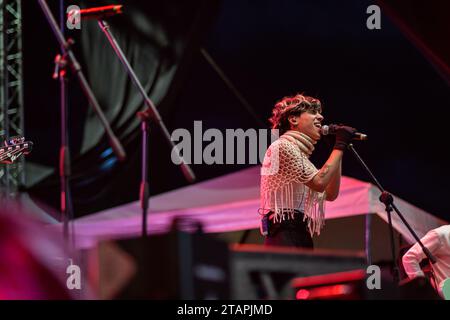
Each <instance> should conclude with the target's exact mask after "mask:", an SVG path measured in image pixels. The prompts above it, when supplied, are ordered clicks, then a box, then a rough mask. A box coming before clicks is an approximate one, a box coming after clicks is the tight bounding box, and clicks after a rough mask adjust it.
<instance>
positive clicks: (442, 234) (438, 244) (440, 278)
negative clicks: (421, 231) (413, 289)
mask: <svg viewBox="0 0 450 320" xmlns="http://www.w3.org/2000/svg"><path fill="white" fill-rule="evenodd" d="M420 240H421V241H422V243H423V245H424V246H425V247H427V248H428V250H430V252H431V253H432V254H433V255H434V257H435V258H436V263H434V264H432V269H433V273H434V277H435V281H436V286H437V288H438V290H439V292H440V293H441V294H442V286H443V284H444V281H445V280H446V279H448V278H450V225H444V226H441V227H439V228H436V229H433V230H430V231H429V232H428V233H427V234H426V235H425V236H424V237H423V238H422V239H420ZM425 258H426V255H425V254H424V253H423V250H422V248H421V247H420V245H419V243H416V244H415V245H413V246H412V247H411V249H409V250H408V251H407V252H406V253H405V254H404V256H403V258H402V262H403V268H404V269H405V272H406V274H407V275H408V278H409V279H414V278H417V277H424V276H425V274H424V272H423V271H422V269H421V267H420V262H421V261H422V260H423V259H425Z"/></svg>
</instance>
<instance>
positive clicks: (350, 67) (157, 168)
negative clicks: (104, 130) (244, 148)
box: [23, 0, 450, 220]
mask: <svg viewBox="0 0 450 320" xmlns="http://www.w3.org/2000/svg"><path fill="white" fill-rule="evenodd" d="M49 2H51V7H52V9H53V10H54V13H55V14H58V4H59V2H58V1H49ZM77 3H79V2H77V1H73V2H70V3H68V2H66V4H65V5H69V4H77ZM112 3H123V4H124V15H122V17H115V18H114V19H111V20H110V21H111V25H112V32H113V33H114V34H117V35H118V38H119V40H120V41H119V43H120V44H121V45H122V46H123V47H124V48H125V50H124V51H126V52H127V55H128V54H129V58H130V59H131V61H130V62H131V63H132V65H133V66H134V67H135V69H136V71H137V73H138V75H139V76H140V78H141V80H142V81H143V82H144V83H146V84H148V92H149V94H150V97H151V98H152V99H154V101H155V103H156V104H157V107H158V110H159V111H160V112H161V114H162V116H163V120H164V121H165V123H166V125H167V127H168V129H169V131H170V132H171V131H173V130H175V129H176V128H187V129H189V130H192V129H193V121H194V120H202V121H203V128H204V130H206V129H207V128H218V129H225V128H232V129H236V128H243V129H246V128H261V127H263V125H266V126H267V125H268V123H267V118H268V117H269V116H270V112H271V108H272V106H273V105H274V103H275V102H276V101H277V100H278V99H280V98H282V97H283V96H286V95H291V94H295V93H297V92H304V93H305V94H307V95H311V96H315V97H318V98H319V99H320V100H321V101H322V103H323V109H324V113H323V114H324V116H325V122H332V123H345V124H349V125H352V126H354V127H356V128H358V129H359V130H360V131H361V132H364V133H366V134H368V136H369V139H370V140H369V141H367V142H364V143H357V144H356V147H357V149H358V151H359V152H360V154H361V156H362V157H363V158H364V159H365V160H366V162H367V164H368V165H369V167H371V168H372V170H373V172H374V173H375V175H376V176H377V177H378V179H379V180H380V182H381V183H382V184H383V185H384V187H385V188H386V189H387V190H389V191H390V192H392V193H393V194H395V195H397V196H399V197H401V198H403V199H405V200H406V201H408V202H410V203H412V204H414V205H416V206H418V207H420V208H422V209H424V210H426V211H428V212H431V213H433V214H435V215H437V216H440V217H441V218H443V219H446V220H450V213H449V211H448V205H447V203H446V201H445V200H446V199H447V198H448V195H449V194H450V187H449V184H448V178H449V173H448V163H449V160H450V159H449V155H448V152H447V147H448V145H449V144H448V135H447V125H446V122H447V108H448V107H449V105H450V103H449V102H450V96H449V91H448V82H447V80H446V77H448V73H446V71H448V67H447V70H445V66H448V64H446V63H445V61H447V62H448V59H449V55H448V52H449V51H448V38H449V28H448V24H447V23H446V22H444V21H445V19H446V18H445V12H449V11H448V9H449V8H448V7H449V5H448V4H447V3H446V2H445V1H427V2H426V4H425V2H420V1H392V2H389V3H390V4H389V6H386V5H385V4H384V2H382V1H379V2H374V1H364V0H357V1H356V0H355V1H326V0H321V1H312V0H308V1H297V0H277V1H275V0H272V1H269V0H258V1H256V0H253V1H250V0H245V1H242V0H222V1H200V0H199V1H192V2H188V3H189V4H186V3H184V2H183V1H175V0H173V1H162V0H161V1H151V2H146V1H140V2H139V1H115V2H108V1H89V6H94V5H97V4H98V5H102V4H112ZM371 4H378V5H380V6H381V8H382V18H381V30H369V29H367V27H366V19H367V18H368V16H369V15H368V14H367V13H366V9H367V7H368V6H369V5H371ZM81 7H85V6H83V5H81ZM23 11H24V21H23V25H24V34H23V41H24V62H25V66H24V77H25V79H24V84H25V120H26V136H27V138H28V139H29V140H32V141H34V143H35V148H34V150H33V153H32V154H31V155H30V156H29V157H28V162H29V163H32V165H30V166H29V167H28V178H29V180H28V185H27V189H28V191H29V192H30V193H31V194H32V195H33V196H34V197H36V198H37V199H39V200H41V201H44V202H45V203H47V204H50V205H52V206H54V207H55V208H58V201H59V194H58V191H59V185H58V177H57V175H56V174H55V173H54V172H53V173H52V172H51V171H52V168H56V166H57V164H58V147H59V141H60V140H59V105H58V101H59V91H58V83H57V81H54V80H52V79H51V74H52V72H53V68H54V67H53V58H54V56H55V54H56V53H57V52H58V47H57V45H56V41H55V40H54V38H53V35H52V33H51V31H50V29H49V27H48V25H47V23H46V21H45V19H44V17H43V14H42V12H41V11H40V8H39V7H38V5H37V3H36V2H32V1H27V2H26V3H23ZM142 21H147V22H148V24H145V23H143V22H142ZM149 26H150V27H149ZM147 27H148V28H147ZM66 33H68V34H69V35H70V36H72V37H73V38H74V39H75V40H76V41H77V42H76V45H75V52H76V54H77V56H78V58H79V60H80V61H81V62H82V65H83V68H84V71H85V73H86V75H87V76H88V79H89V81H90V83H91V84H92V86H93V88H94V91H95V92H96V95H97V97H98V99H99V102H100V105H101V106H102V108H104V110H105V113H106V114H107V117H108V119H110V121H111V122H112V127H113V130H114V131H115V132H116V133H118V135H119V138H120V139H121V141H122V142H123V143H124V145H125V147H126V150H127V152H128V160H127V161H126V162H125V163H118V162H117V161H116V159H115V158H114V155H112V154H108V145H107V143H106V141H105V140H104V139H101V136H102V135H101V130H100V128H99V124H98V123H96V122H95V121H96V120H95V119H94V120H93V118H94V117H93V116H92V114H91V113H90V109H89V108H88V106H87V103H86V101H85V99H84V98H83V96H82V93H81V91H80V89H79V87H78V85H77V83H76V80H75V79H74V78H73V77H72V78H71V81H70V97H71V98H70V121H69V122H70V136H71V147H72V148H71V152H72V159H73V163H72V164H73V177H72V179H71V187H72V196H73V206H74V212H75V216H81V215H86V214H89V213H92V212H95V211H98V210H101V209H105V208H108V207H111V206H115V205H118V204H122V203H126V202H129V201H132V200H136V199H137V198H138V190H139V179H140V172H139V170H140V149H139V148H140V145H139V142H140V140H139V128H138V123H137V121H136V120H135V118H134V116H133V115H134V111H137V110H138V109H139V108H140V102H139V101H138V100H135V99H136V96H137V93H136V91H134V89H133V88H131V86H130V85H129V84H127V82H126V79H125V78H124V77H123V75H122V76H121V72H120V70H121V67H120V65H119V64H118V63H117V59H116V58H115V57H114V56H113V55H112V50H111V48H110V47H108V45H107V43H106V42H104V39H103V38H102V37H103V36H102V35H101V34H100V33H99V31H98V27H97V26H96V24H95V22H87V23H85V22H83V23H82V30H81V31H72V32H68V31H67V30H66ZM420 37H422V38H420ZM161 39H163V40H161ZM413 39H416V40H417V39H419V40H420V39H422V42H420V41H419V42H417V41H416V42H414V41H412V40H413ZM421 45H422V47H421ZM423 46H425V47H426V48H427V49H429V50H428V51H430V52H431V53H432V57H434V58H436V57H438V58H440V60H439V59H438V61H440V62H442V61H444V71H443V69H442V64H439V63H436V61H437V60H433V59H431V60H430V55H425V54H424V50H423V48H424V47H423ZM87 48H88V49H87ZM149 48H150V49H149ZM151 48H156V49H155V50H154V52H155V54H154V56H152V54H153V51H151ZM201 48H204V49H205V50H206V51H207V52H208V53H209V54H210V55H211V56H212V57H213V58H214V59H215V62H216V63H217V64H218V65H219V66H220V67H221V69H222V70H223V71H224V72H225V74H226V75H227V76H228V77H229V79H230V80H231V81H232V83H233V84H234V85H235V86H236V88H237V89H238V90H239V91H240V93H241V94H242V95H243V96H244V97H245V99H246V100H247V101H248V102H249V104H250V105H251V106H252V107H253V109H254V111H255V114H256V117H254V116H253V115H252V114H250V113H249V112H248V111H247V109H246V108H244V106H243V105H242V104H241V103H240V101H239V100H238V99H237V98H236V96H235V95H234V94H233V92H232V91H231V90H230V89H229V88H227V86H226V85H225V84H224V82H223V81H222V80H221V78H220V77H219V76H218V74H217V73H216V72H215V71H214V69H213V68H212V67H211V65H209V64H208V62H207V61H206V60H205V59H204V57H203V56H202V54H201V53H200V49H201ZM149 52H150V53H149ZM154 59H156V60H154ZM158 59H159V60H158ZM154 61H159V64H155V63H154ZM161 61H162V62H161ZM105 62H106V63H105ZM161 65H163V67H162V68H160V69H158V66H161ZM171 66H172V67H173V66H175V67H176V70H177V72H176V73H175V75H174V76H173V78H170V77H169V79H170V81H168V82H167V83H166V84H164V85H161V86H160V87H158V81H161V79H163V76H164V75H165V74H168V73H169V72H168V70H170V67H171ZM165 72H166V73H165ZM447 79H448V78H447ZM161 92H163V94H161ZM133 99H134V100H133ZM131 111H132V112H131ZM261 123H262V124H263V125H261ZM88 127H89V128H90V129H89V130H91V131H86V130H87V129H86V128H88ZM96 130H97V131H96ZM86 132H89V134H86ZM92 132H94V134H92ZM93 136H95V137H99V138H98V141H97V140H96V139H93V138H92V137H93ZM331 146H332V141H325V143H322V144H320V146H319V147H318V148H317V152H316V153H315V154H314V156H313V162H315V163H316V165H317V166H319V167H320V166H321V165H322V164H323V161H325V160H326V157H327V156H328V154H329V152H330V150H331ZM105 151H106V153H105ZM149 151H150V190H151V194H157V193H160V192H163V191H167V190H171V189H174V188H177V187H179V186H182V185H186V182H185V180H184V179H183V176H182V174H181V173H180V171H179V168H178V167H176V166H174V165H173V164H172V163H171V161H170V149H169V147H168V145H167V144H166V142H165V141H164V140H163V137H162V135H161V134H160V132H159V131H158V129H157V128H156V127H155V126H152V128H151V138H150V149H149ZM244 167H246V166H244V165H211V166H208V165H193V169H194V171H195V173H196V175H197V178H198V180H199V181H202V180H205V179H209V178H212V177H216V176H219V175H222V174H225V173H228V172H232V171H236V170H239V169H243V168H244ZM343 173H344V174H345V175H347V176H351V177H354V178H357V179H361V180H365V181H368V177H367V175H366V173H365V172H364V171H363V170H362V168H361V167H360V165H359V164H358V163H357V162H356V161H355V160H354V159H353V157H352V155H351V154H347V155H346V156H345V160H344V167H343Z"/></svg>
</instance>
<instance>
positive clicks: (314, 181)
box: [259, 94, 356, 248]
mask: <svg viewBox="0 0 450 320" xmlns="http://www.w3.org/2000/svg"><path fill="white" fill-rule="evenodd" d="M323 119H324V117H323V116H322V105H321V102H320V101H319V100H318V99H316V98H313V97H308V96H304V95H303V94H297V95H295V96H292V97H285V98H283V99H281V100H280V101H279V102H277V103H276V104H275V107H274V108H273V111H272V117H271V118H270V119H269V121H270V122H271V124H272V128H273V129H278V130H279V135H280V137H279V139H277V140H276V141H274V142H273V143H272V144H271V145H270V147H269V148H268V149H267V151H266V154H265V157H264V161H263V165H262V168H261V208H260V210H259V214H260V215H261V233H262V234H263V235H264V236H265V241H264V243H265V245H275V246H294V247H304V248H313V241H312V236H313V235H314V233H317V234H320V230H321V229H322V227H323V225H324V220H325V212H324V209H325V207H324V202H325V201H326V200H327V201H333V200H335V199H336V198H337V196H338V194H339V186H340V180H341V166H342V157H343V154H344V150H345V149H347V146H348V144H349V143H350V142H351V140H352V138H353V137H354V134H355V132H356V130H355V129H354V128H351V127H346V126H339V128H338V129H337V130H336V141H335V144H334V148H333V151H332V152H331V154H330V156H329V158H328V160H327V161H326V163H325V164H324V166H323V167H322V168H321V169H320V170H318V169H316V167H315V166H314V165H313V164H312V163H311V161H310V160H309V157H310V155H311V154H312V153H313V151H314V145H315V144H316V143H317V141H319V140H320V137H321V126H322V121H323Z"/></svg>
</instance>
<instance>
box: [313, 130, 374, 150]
mask: <svg viewBox="0 0 450 320" xmlns="http://www.w3.org/2000/svg"><path fill="white" fill-rule="evenodd" d="M321 134H322V135H324V136H325V135H329V134H334V135H336V142H335V144H334V147H333V149H337V150H342V151H344V150H345V149H347V147H348V145H349V143H350V142H351V141H352V140H367V135H365V134H363V133H360V132H356V129H355V128H352V127H349V126H344V125H335V124H330V125H329V126H327V125H324V126H322V128H321Z"/></svg>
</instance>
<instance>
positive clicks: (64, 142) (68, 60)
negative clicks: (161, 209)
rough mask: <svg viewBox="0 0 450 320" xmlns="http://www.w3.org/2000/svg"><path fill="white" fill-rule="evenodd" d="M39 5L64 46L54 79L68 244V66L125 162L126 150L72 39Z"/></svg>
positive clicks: (64, 227) (117, 153) (65, 231)
mask: <svg viewBox="0 0 450 320" xmlns="http://www.w3.org/2000/svg"><path fill="white" fill-rule="evenodd" d="M38 2H39V5H40V7H41V9H42V11H43V13H44V15H45V17H46V19H47V21H48V23H49V25H50V27H51V29H52V31H53V33H54V35H55V37H56V39H57V41H58V43H59V46H60V48H61V55H58V56H57V57H56V59H55V73H54V74H53V78H55V79H56V78H58V77H59V81H60V90H61V101H60V103H61V147H60V157H59V175H60V183H61V199H60V201H61V215H62V219H63V235H64V241H65V242H66V244H67V243H68V239H69V225H68V223H69V218H70V217H69V214H70V215H71V211H70V207H71V201H70V189H69V181H68V178H69V176H70V171H71V170H70V159H69V146H68V130H67V120H68V118H67V115H68V113H67V82H68V79H67V77H66V75H67V72H66V68H67V65H70V66H71V68H72V70H73V72H74V73H75V74H76V76H77V77H78V80H79V82H80V85H81V88H82V89H83V92H84V94H85V95H86V97H87V98H88V100H89V102H90V105H91V106H92V107H93V108H94V111H95V112H96V114H97V116H98V117H99V119H100V121H101V123H102V125H103V127H104V128H105V132H106V134H107V136H108V138H109V143H110V144H111V147H112V149H113V150H114V152H115V154H116V156H117V158H118V159H119V160H121V161H123V160H124V159H125V157H126V154H125V151H124V149H123V147H122V145H121V144H120V142H119V140H118V139H117V138H116V136H115V135H114V133H113V132H112V130H111V127H110V126H109V124H108V122H107V120H106V118H105V116H104V114H103V112H102V110H101V108H100V106H99V104H98V102H97V99H96V98H95V96H94V93H93V92H92V90H91V88H90V87H89V84H88V82H87V80H86V78H85V77H84V75H83V72H82V71H81V66H80V64H79V63H78V61H77V59H76V58H75V55H74V54H73V52H72V49H71V46H72V44H73V40H71V39H69V40H66V39H65V37H64V35H63V33H62V31H61V30H60V29H59V27H58V24H57V22H56V20H55V18H54V16H53V14H52V12H51V10H50V8H49V7H48V5H47V3H46V1H45V0H38Z"/></svg>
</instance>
